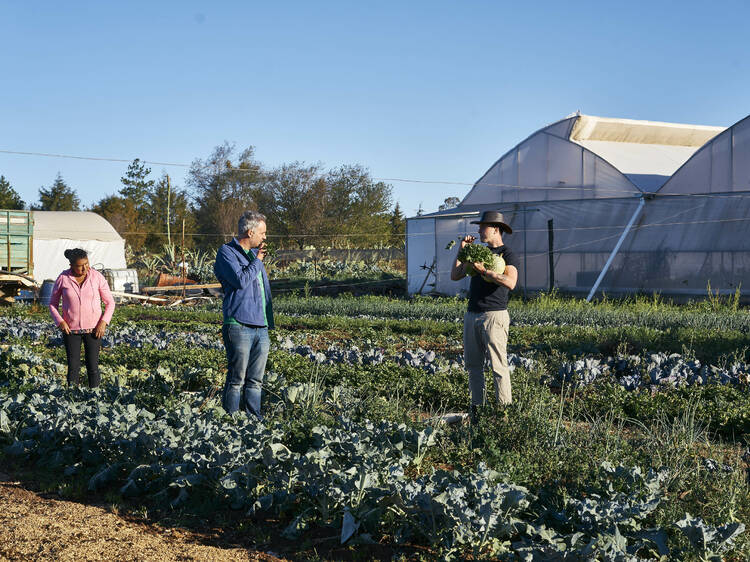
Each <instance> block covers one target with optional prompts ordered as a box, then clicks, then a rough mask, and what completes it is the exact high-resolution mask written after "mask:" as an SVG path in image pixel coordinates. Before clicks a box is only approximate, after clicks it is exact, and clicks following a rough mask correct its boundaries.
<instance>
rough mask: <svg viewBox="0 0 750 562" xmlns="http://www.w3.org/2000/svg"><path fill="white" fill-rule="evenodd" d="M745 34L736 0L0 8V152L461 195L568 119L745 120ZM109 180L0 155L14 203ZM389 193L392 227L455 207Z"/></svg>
mask: <svg viewBox="0 0 750 562" xmlns="http://www.w3.org/2000/svg"><path fill="white" fill-rule="evenodd" d="M748 16H750V4H748V3H747V2H743V1H733V2H722V1H716V2H712V3H709V2H705V1H701V2H691V1H686V2H660V1H656V0H652V1H648V2H602V1H597V2H491V1H485V2H469V1H466V2H440V1H431V2H407V1H403V0H402V1H400V2H388V1H381V2H352V1H351V0H350V1H348V2H327V1H324V0H321V1H318V2H309V1H306V2H283V1H277V2H239V1H237V2H220V1H214V2H207V1H204V2H192V1H184V0H183V1H180V2H155V1H151V2H131V1H128V2H100V1H97V2H93V1H92V2H75V1H71V2H51V1H50V2H42V1H39V2H14V1H10V0H5V1H2V0H0V149H1V150H13V151H28V152H44V153H55V154H69V155H77V156H94V157H113V158H123V159H128V160H130V159H132V158H135V157H140V158H141V159H145V160H153V161H161V162H176V163H190V162H191V161H192V160H193V159H195V158H206V157H207V156H208V155H209V154H210V153H211V151H212V149H213V147H215V146H216V145H219V144H221V143H223V142H224V141H225V140H227V141H230V142H234V143H236V145H237V146H238V148H244V147H247V146H250V145H252V146H254V147H255V149H256V156H257V158H258V160H260V161H261V162H262V163H263V164H265V165H266V166H268V167H274V166H278V165H279V164H282V163H284V162H292V161H296V160H298V161H304V162H308V163H314V162H320V163H322V164H323V165H324V166H325V167H328V168H330V167H334V166H338V165H341V164H362V165H364V166H365V167H367V168H369V170H370V171H371V173H372V175H373V176H374V177H378V178H406V179H416V180H441V181H449V182H466V183H472V182H474V181H476V180H477V179H478V178H479V177H480V176H481V175H482V174H483V173H484V172H485V171H486V170H487V168H489V167H490V166H491V165H492V163H493V162H495V160H497V159H498V158H499V157H500V156H501V155H502V154H503V153H504V152H506V151H507V150H509V149H510V148H512V147H513V146H514V145H515V144H516V143H518V142H519V141H521V140H522V139H523V138H525V137H526V136H528V135H529V134H531V133H532V132H533V131H535V130H537V129H538V128H540V127H542V126H544V125H546V124H548V123H550V122H553V121H556V120H558V119H560V118H562V117H564V116H565V115H567V114H569V113H571V112H574V111H576V110H581V111H582V112H583V113H588V114H592V115H602V116H609V117H625V118H631V119H650V120H657V121H674V122H682V123H696V124H705V125H723V126H729V125H731V124H733V123H735V122H736V121H738V120H740V119H741V118H743V117H745V116H746V115H747V114H748V113H750V48H749V46H750V41H748V39H747V34H748V31H747V22H748V20H749V19H750V18H749V17H748ZM126 169H127V164H125V163H111V162H93V161H84V160H68V159H55V158H42V157H34V156H17V155H8V154H2V153H0V174H2V175H5V177H6V178H7V179H8V180H9V181H10V182H11V184H12V185H13V187H14V188H15V189H16V190H17V191H18V192H19V193H20V194H21V196H22V197H23V198H24V200H25V201H26V202H27V203H33V202H36V201H37V199H38V190H39V187H40V186H48V185H50V184H51V183H52V181H53V180H54V178H55V176H56V175H57V173H58V172H60V173H61V174H62V176H63V178H64V179H65V180H66V182H67V183H68V184H69V185H70V186H72V187H74V188H75V189H76V190H77V191H78V193H79V196H80V197H81V200H82V202H83V203H84V204H85V205H90V204H92V203H94V202H96V201H97V200H98V199H100V198H101V197H102V196H104V195H106V194H112V193H115V192H116V191H117V190H118V189H119V187H120V183H119V178H120V176H122V175H123V174H124V172H125V170H126ZM152 169H153V172H154V175H155V176H158V175H160V174H161V172H162V170H167V171H168V172H169V173H170V175H171V176H172V177H173V178H174V180H175V181H176V183H178V184H180V185H183V184H184V178H185V169H184V168H168V167H162V166H152ZM391 183H392V185H393V195H394V202H395V201H399V202H400V203H401V206H402V208H403V209H404V211H405V212H406V213H407V215H413V214H415V213H416V210H417V208H418V207H419V205H420V204H421V205H422V206H423V208H424V210H425V211H426V212H430V211H434V210H436V209H437V206H438V205H439V204H440V203H442V202H443V200H444V199H445V198H446V197H449V196H453V195H455V196H458V197H463V196H464V195H465V194H466V192H467V191H468V189H469V186H457V185H443V184H439V183H432V184H429V183H428V184H422V183H404V182H391Z"/></svg>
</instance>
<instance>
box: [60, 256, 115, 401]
mask: <svg viewBox="0 0 750 562" xmlns="http://www.w3.org/2000/svg"><path fill="white" fill-rule="evenodd" d="M65 257H66V258H68V261H69V262H70V269H66V270H65V271H63V272H62V273H61V274H60V276H59V277H58V278H57V281H55V285H54V287H53V288H52V297H51V299H50V302H49V311H50V314H52V318H53V319H54V321H55V324H57V327H58V328H60V331H62V333H63V341H64V342H65V353H66V355H67V357H68V384H75V385H77V384H78V377H79V374H80V372H81V342H83V347H84V350H85V353H86V372H87V373H88V375H89V386H90V387H91V388H95V387H97V386H99V381H100V376H99V349H100V348H101V344H102V336H103V335H104V331H105V330H106V329H107V324H109V322H110V321H111V320H112V314H113V313H114V311H115V301H114V299H113V298H112V293H110V291H109V285H108V284H107V280H106V279H105V278H104V276H103V275H102V274H101V273H99V272H98V271H97V270H95V269H90V268H89V258H88V254H87V253H86V251H85V250H81V249H80V248H74V249H72V250H65ZM60 297H62V316H61V315H60V312H59V311H58V306H59V305H60ZM102 301H103V302H104V305H105V309H104V312H103V313H102Z"/></svg>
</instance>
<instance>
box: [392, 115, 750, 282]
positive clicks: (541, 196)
mask: <svg viewBox="0 0 750 562" xmlns="http://www.w3.org/2000/svg"><path fill="white" fill-rule="evenodd" d="M492 209H497V210H500V211H502V212H503V213H504V214H505V215H506V217H507V218H508V219H509V222H510V224H511V226H512V227H513V230H514V233H513V234H512V235H510V236H507V237H506V238H505V241H506V243H507V244H508V245H509V246H510V247H511V248H512V249H513V250H514V251H515V252H516V253H517V254H518V255H519V257H520V259H521V270H520V271H519V287H524V288H527V289H529V290H549V289H550V288H552V287H557V288H560V289H563V290H566V291H573V292H582V293H584V294H589V296H592V295H593V294H594V293H595V292H596V291H604V292H607V293H632V292H639V291H645V292H654V291H658V292H661V293H663V294H670V295H686V296H690V295H705V294H706V288H707V285H708V284H709V283H710V285H711V287H712V288H713V289H718V290H720V291H722V292H724V293H732V292H734V291H735V290H736V289H737V287H739V286H740V285H742V286H744V287H746V288H750V117H748V118H746V119H743V120H742V121H740V122H738V123H736V124H735V125H733V126H732V127H729V128H728V129H725V128H723V127H707V126H700V125H683V124H677V123H661V122H654V121H634V120H628V119H611V118H602V117H593V116H589V115H580V114H576V115H573V116H569V117H567V118H565V119H563V120H561V121H558V122H556V123H553V124H551V125H549V126H547V127H544V128H543V129H541V130H539V131H537V132H536V133H534V134H532V135H531V136H530V137H528V138H527V139H526V140H524V141H523V142H521V143H520V144H518V145H517V146H515V147H514V148H513V149H512V150H510V151H509V152H507V153H506V154H505V155H503V156H502V157H501V158H500V159H499V160H498V161H497V162H495V164H493V165H492V167H490V169H489V170H488V171H487V172H486V173H485V174H484V175H483V176H482V178H481V179H480V180H479V181H478V182H477V183H476V184H474V186H473V188H472V189H471V191H469V193H468V194H467V195H466V197H465V198H464V199H463V201H461V203H460V204H459V206H458V207H456V208H454V209H450V210H447V211H443V212H438V213H432V214H429V215H422V216H419V217H412V218H410V219H408V221H407V269H408V277H409V284H408V287H409V292H410V293H416V292H419V291H420V288H421V289H422V292H426V291H428V290H434V291H436V292H438V293H442V294H457V293H459V292H461V291H462V290H466V289H467V288H468V279H466V280H463V281H461V282H453V281H451V280H450V269H451V265H452V261H453V259H454V257H455V249H453V250H450V251H446V250H445V246H446V244H447V243H448V242H450V240H451V239H455V238H457V237H458V236H462V235H464V234H466V233H475V232H476V226H475V225H471V224H470V222H471V221H472V220H475V219H476V217H477V216H478V215H479V213H480V212H482V211H484V210H492ZM433 263H434V267H433V271H434V275H431V276H430V278H429V279H428V280H427V282H426V283H425V278H426V275H427V270H425V269H423V267H424V266H428V267H429V266H430V265H431V264H433ZM423 283H424V286H423Z"/></svg>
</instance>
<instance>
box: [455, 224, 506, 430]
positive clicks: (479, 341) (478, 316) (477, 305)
mask: <svg viewBox="0 0 750 562" xmlns="http://www.w3.org/2000/svg"><path fill="white" fill-rule="evenodd" d="M471 224H478V225H479V239H480V240H481V241H482V242H483V243H485V244H487V246H488V247H489V249H490V250H491V251H492V253H494V254H497V255H499V256H500V257H502V258H503V259H504V260H505V270H504V271H492V270H488V269H487V268H486V267H485V266H484V265H483V264H481V263H473V264H471V266H472V267H473V268H474V270H475V271H476V272H477V275H474V277H473V278H472V279H471V285H470V286H469V304H468V307H467V310H466V314H465V315H464V363H465V364H466V370H467V371H468V372H469V390H470V392H471V411H472V421H474V422H475V421H476V419H477V406H480V405H483V404H484V402H485V380H484V361H485V357H486V356H489V359H490V366H491V368H492V375H493V379H494V383H495V398H496V399H497V401H498V402H499V403H501V404H510V403H511V401H512V400H513V397H512V393H511V385H510V369H509V366H508V353H507V347H508V328H509V327H510V316H509V315H508V296H509V295H508V293H509V292H510V291H511V290H513V289H514V288H515V286H516V283H517V281H518V267H519V262H518V258H516V255H515V254H514V253H513V251H512V250H511V249H510V248H508V246H506V245H505V242H503V233H506V234H512V233H513V229H512V228H511V227H510V225H508V223H507V222H506V221H505V218H504V217H503V214H502V213H500V212H498V211H485V212H484V213H482V215H481V217H480V218H479V220H477V221H472V222H471ZM474 240H476V238H475V237H474V236H471V235H468V236H465V237H464V238H463V240H461V244H460V246H459V251H460V250H461V248H463V247H464V246H466V245H467V244H472V243H473V242H474ZM468 265H469V264H466V263H462V262H460V261H458V258H456V262H455V263H454V264H453V269H452V270H451V279H452V280H454V281H459V280H461V279H463V278H464V277H466V275H467V266H468Z"/></svg>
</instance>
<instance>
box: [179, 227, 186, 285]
mask: <svg viewBox="0 0 750 562" xmlns="http://www.w3.org/2000/svg"><path fill="white" fill-rule="evenodd" d="M180 251H181V252H182V258H181V260H180V261H181V262H182V263H181V264H180V269H182V298H183V299H184V298H185V277H186V276H185V219H182V245H181V246H180Z"/></svg>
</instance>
